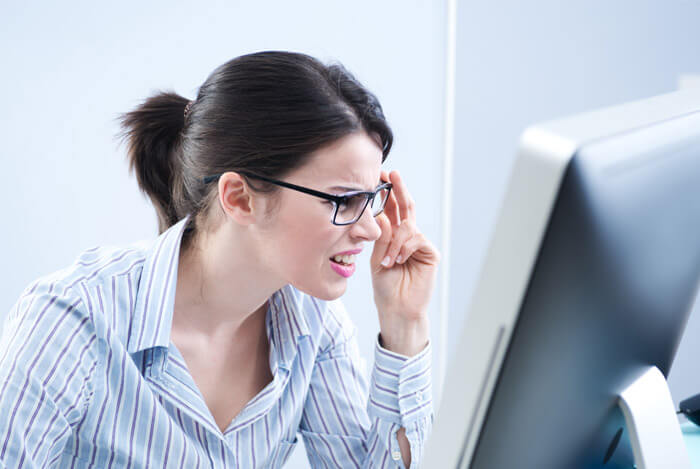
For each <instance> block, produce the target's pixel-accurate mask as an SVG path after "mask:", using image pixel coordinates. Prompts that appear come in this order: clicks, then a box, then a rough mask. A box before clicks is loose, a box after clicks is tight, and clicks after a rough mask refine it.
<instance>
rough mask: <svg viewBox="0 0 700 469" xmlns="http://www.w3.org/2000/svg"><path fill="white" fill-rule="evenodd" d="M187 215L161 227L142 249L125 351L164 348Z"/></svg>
mask: <svg viewBox="0 0 700 469" xmlns="http://www.w3.org/2000/svg"><path fill="white" fill-rule="evenodd" d="M188 220H189V215H188V216H186V217H185V218H183V219H182V220H180V221H179V222H178V223H176V224H175V225H173V226H171V227H170V228H168V229H167V230H166V231H164V232H163V233H162V234H161V235H160V236H158V238H157V239H156V241H155V242H154V243H153V244H152V245H151V247H150V248H149V249H148V251H147V252H146V260H145V261H144V263H143V269H142V271H141V278H140V279H139V286H138V291H137V292H136V306H135V307H134V315H133V317H132V324H131V332H130V334H129V339H128V343H127V351H128V352H129V353H136V352H139V351H141V350H144V349H147V348H151V347H165V348H166V349H167V348H168V345H169V344H170V327H171V325H172V320H173V307H174V305H175V286H176V284H177V265H178V260H179V258H180V242H181V240H182V234H183V233H184V231H185V227H186V226H187V221H188Z"/></svg>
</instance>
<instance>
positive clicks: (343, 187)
mask: <svg viewBox="0 0 700 469" xmlns="http://www.w3.org/2000/svg"><path fill="white" fill-rule="evenodd" d="M383 183H384V181H382V180H380V181H379V182H377V185H376V186H374V188H372V189H363V188H361V187H350V186H333V187H330V188H329V189H330V190H333V191H334V190H341V191H345V192H352V191H363V192H372V191H374V190H375V189H376V188H377V187H379V186H380V185H381V184H383Z"/></svg>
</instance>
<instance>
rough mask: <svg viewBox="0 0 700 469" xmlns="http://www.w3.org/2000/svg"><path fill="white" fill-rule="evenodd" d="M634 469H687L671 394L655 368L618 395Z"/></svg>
mask: <svg viewBox="0 0 700 469" xmlns="http://www.w3.org/2000/svg"><path fill="white" fill-rule="evenodd" d="M619 406H620V408H621V409H622V413H623V414H624V416H625V422H626V423H627V429H628V430H629V438H630V442H631V443H632V451H633V452H634V462H635V464H636V467H637V469H659V468H668V467H672V468H674V469H690V459H689V458H688V450H687V448H686V447H685V443H684V441H683V435H682V433H681V427H680V425H679V424H678V418H677V417H676V411H675V407H674V406H673V400H672V399H671V393H670V392H669V390H668V385H667V383H666V379H665V378H664V375H663V374H661V371H659V369H658V368H656V367H655V366H652V367H649V368H648V369H647V370H646V371H645V372H644V374H642V376H640V377H639V378H637V380H636V381H635V382H634V383H632V385H630V386H629V387H628V388H627V389H625V390H624V391H622V394H620V400H619Z"/></svg>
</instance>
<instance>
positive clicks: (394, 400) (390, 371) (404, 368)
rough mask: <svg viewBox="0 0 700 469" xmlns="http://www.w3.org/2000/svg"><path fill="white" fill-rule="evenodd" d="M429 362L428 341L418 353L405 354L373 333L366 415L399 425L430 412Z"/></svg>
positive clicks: (430, 381) (427, 414)
mask: <svg viewBox="0 0 700 469" xmlns="http://www.w3.org/2000/svg"><path fill="white" fill-rule="evenodd" d="M431 364H432V348H431V343H430V341H429V342H428V345H426V346H425V348H424V349H423V350H422V351H421V352H420V353H418V354H417V355H415V356H413V357H406V356H404V355H400V354H398V353H394V352H391V351H389V350H387V349H385V348H383V347H382V346H381V345H380V344H379V334H377V339H376V342H375V348H374V369H373V371H372V384H371V387H370V392H369V405H368V412H369V413H370V415H373V416H376V417H379V418H381V419H384V420H389V421H391V422H393V423H396V424H397V425H401V426H403V427H406V425H408V424H409V423H411V422H414V421H416V420H418V419H421V418H425V417H427V416H429V415H431V414H432V411H433V395H432V378H431V373H430V368H431Z"/></svg>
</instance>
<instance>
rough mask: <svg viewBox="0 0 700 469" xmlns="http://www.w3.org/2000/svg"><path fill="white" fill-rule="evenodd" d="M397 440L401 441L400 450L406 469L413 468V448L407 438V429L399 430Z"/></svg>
mask: <svg viewBox="0 0 700 469" xmlns="http://www.w3.org/2000/svg"><path fill="white" fill-rule="evenodd" d="M396 439H397V440H399V448H401V459H403V465H404V467H411V446H410V444H409V443H408V438H406V429H405V428H404V427H401V428H399V431H397V432H396Z"/></svg>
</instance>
